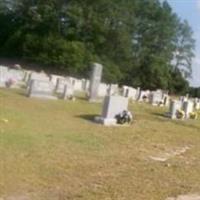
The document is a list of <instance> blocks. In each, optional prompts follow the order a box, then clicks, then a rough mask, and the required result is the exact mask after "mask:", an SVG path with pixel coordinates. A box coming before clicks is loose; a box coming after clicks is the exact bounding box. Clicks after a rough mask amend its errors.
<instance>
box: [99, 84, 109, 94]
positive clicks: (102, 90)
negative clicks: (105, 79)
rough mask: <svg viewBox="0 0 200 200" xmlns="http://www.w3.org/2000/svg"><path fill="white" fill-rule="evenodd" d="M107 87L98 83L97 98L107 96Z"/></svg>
mask: <svg viewBox="0 0 200 200" xmlns="http://www.w3.org/2000/svg"><path fill="white" fill-rule="evenodd" d="M107 90H108V85H107V84H105V83H100V85H99V90H98V96H99V97H105V96H106V95H107Z"/></svg>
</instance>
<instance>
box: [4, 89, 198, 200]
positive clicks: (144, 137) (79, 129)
mask: <svg viewBox="0 0 200 200" xmlns="http://www.w3.org/2000/svg"><path fill="white" fill-rule="evenodd" d="M130 109H131V110H132V111H133V112H134V115H135V122H134V123H133V125H131V126H130V127H104V126H101V125H99V124H95V123H93V122H92V121H91V119H92V117H93V116H95V115H98V114H99V113H100V111H101V105H100V104H90V103H88V102H87V101H85V100H84V99H77V101H75V102H70V101H60V100H58V101H43V100H37V99H29V98H26V97H24V96H23V95H22V94H21V92H20V93H19V91H17V90H9V91H7V90H2V89H1V90H0V111H1V112H0V126H1V132H0V144H1V145H0V160H1V165H0V171H1V173H0V198H1V197H2V198H4V199H6V198H8V197H20V196H22V197H26V198H29V199H31V200H32V199H33V200H97V199H99V200H123V199H124V200H132V199H134V200H145V199H148V200H161V199H163V200H165V199H166V198H167V197H174V196H178V195H181V194H188V193H199V192H200V167H199V166H200V157H199V155H200V145H199V144H200V120H197V121H192V120H189V121H171V120H170V119H167V118H165V117H163V116H162V114H163V113H164V112H165V111H166V110H165V108H157V107H151V106H150V105H147V104H139V103H133V104H130ZM2 119H6V120H7V121H8V122H5V121H2ZM186 146H189V147H191V148H190V149H189V150H188V151H186V152H185V153H184V154H182V155H178V156H174V157H170V158H169V159H168V160H167V161H166V162H156V161H153V160H151V159H149V156H152V155H158V154H160V153H162V152H165V151H166V150H168V149H180V148H182V147H186ZM15 200H18V199H17V198H16V199H15ZM20 200H21V199H20Z"/></svg>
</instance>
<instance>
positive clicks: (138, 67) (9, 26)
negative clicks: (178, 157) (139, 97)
mask: <svg viewBox="0 0 200 200" xmlns="http://www.w3.org/2000/svg"><path fill="white" fill-rule="evenodd" d="M0 25H1V27H2V30H3V31H0V42H1V44H2V45H1V47H0V55H2V56H5V55H6V56H15V57H16V56H17V57H22V58H26V59H30V60H31V61H35V62H39V63H41V64H45V65H46V66H54V67H55V68H56V69H57V70H62V71H63V72H66V73H69V74H72V75H76V76H85V77H87V76H88V73H89V71H90V69H89V64H90V63H91V62H100V63H102V64H103V65H104V73H103V76H104V77H103V80H104V81H106V82H117V83H121V84H126V85H132V86H134V87H137V86H139V87H141V88H144V89H145V88H148V89H156V88H163V89H170V90H171V91H180V90H179V89H181V87H183V88H182V89H181V91H182V90H186V88H187V84H188V83H187V81H186V80H185V79H186V78H188V77H190V75H191V69H192V68H191V63H192V58H193V56H194V54H193V49H194V42H195V41H194V39H193V36H192V34H193V33H192V30H191V28H190V26H189V24H188V23H187V22H186V21H183V22H182V21H181V20H180V19H179V18H178V17H177V15H176V14H175V13H173V12H172V9H171V7H170V6H169V4H168V3H167V1H164V2H163V3H161V2H160V1H159V0H124V1H121V0H111V1H107V0H97V1H92V0H85V1H81V0H73V1H72V0H69V1H65V0H34V1H29V0H16V1H14V0H10V1H2V3H1V4H0ZM174 76H175V77H176V81H174ZM177 81H179V82H178V83H177Z"/></svg>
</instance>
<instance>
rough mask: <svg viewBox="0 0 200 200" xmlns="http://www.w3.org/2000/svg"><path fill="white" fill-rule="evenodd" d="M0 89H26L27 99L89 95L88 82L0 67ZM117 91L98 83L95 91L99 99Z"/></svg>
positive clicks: (116, 86)
mask: <svg viewBox="0 0 200 200" xmlns="http://www.w3.org/2000/svg"><path fill="white" fill-rule="evenodd" d="M0 87H9V88H21V87H26V88H27V94H28V96H29V97H39V98H49V99H56V97H62V98H67V97H71V96H74V92H75V91H80V92H86V93H87V94H88V96H90V94H91V90H90V88H91V87H90V80H87V79H76V78H74V77H64V76H58V75H54V74H52V75H50V76H48V75H47V74H45V73H37V72H34V71H28V70H16V69H11V68H8V67H6V66H0ZM117 89H118V85H116V84H105V83H100V85H99V87H98V89H97V90H96V91H97V93H98V96H99V97H101V98H102V97H104V96H106V95H112V94H115V93H116V91H117Z"/></svg>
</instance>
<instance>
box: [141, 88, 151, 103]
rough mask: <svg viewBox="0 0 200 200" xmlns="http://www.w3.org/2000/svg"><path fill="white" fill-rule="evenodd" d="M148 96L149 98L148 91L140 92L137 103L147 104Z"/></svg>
mask: <svg viewBox="0 0 200 200" xmlns="http://www.w3.org/2000/svg"><path fill="white" fill-rule="evenodd" d="M149 96H150V91H149V90H140V94H139V98H138V101H139V102H143V101H145V102H148V101H149Z"/></svg>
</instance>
